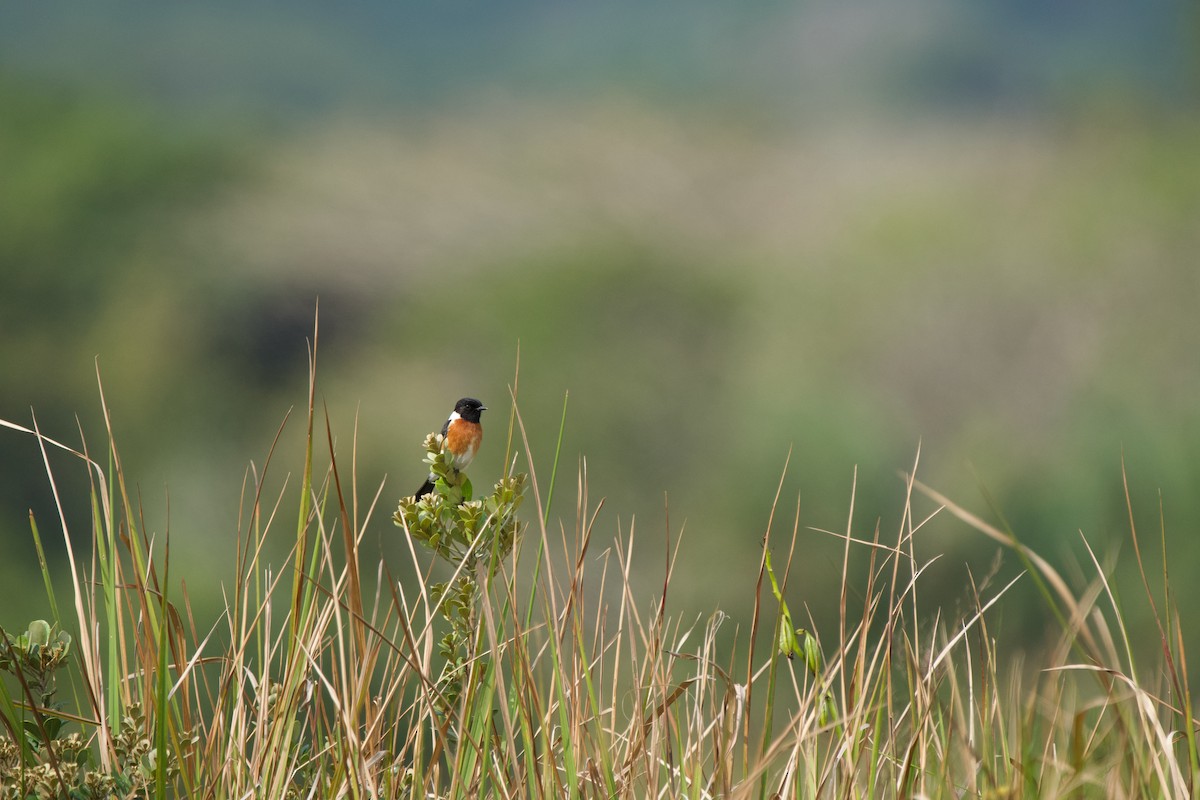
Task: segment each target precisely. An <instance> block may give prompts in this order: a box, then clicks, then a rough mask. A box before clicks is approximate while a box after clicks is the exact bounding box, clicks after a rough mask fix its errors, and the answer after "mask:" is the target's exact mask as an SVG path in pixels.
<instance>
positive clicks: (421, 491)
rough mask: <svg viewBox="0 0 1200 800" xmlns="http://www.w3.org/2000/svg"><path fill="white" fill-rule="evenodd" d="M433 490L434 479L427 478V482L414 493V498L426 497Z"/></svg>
mask: <svg viewBox="0 0 1200 800" xmlns="http://www.w3.org/2000/svg"><path fill="white" fill-rule="evenodd" d="M432 491H433V481H431V480H429V479H428V478H426V479H425V482H424V483H422V484H421V488H420V489H417V493H416V494H414V495H413V499H414V500H420V499H421V498H422V497H424V496H425V495H427V494H429V493H430V492H432Z"/></svg>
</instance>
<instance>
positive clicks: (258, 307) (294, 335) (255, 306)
mask: <svg viewBox="0 0 1200 800" xmlns="http://www.w3.org/2000/svg"><path fill="white" fill-rule="evenodd" d="M318 303H319V307H320V328H319V333H318V336H319V337H320V344H319V346H320V349H321V352H322V353H323V354H324V355H325V356H327V357H337V356H338V355H339V354H340V353H344V352H345V351H346V350H347V348H350V347H352V346H353V344H354V343H355V342H356V341H358V340H360V339H361V337H362V335H363V332H364V330H366V328H367V327H368V326H369V324H370V319H371V315H372V314H371V312H372V311H373V307H374V304H373V303H371V302H370V301H369V300H368V299H367V298H366V297H364V296H362V295H360V294H352V293H348V292H343V291H340V290H338V289H336V288H334V289H331V288H329V287H320V288H319V287H315V286H303V287H302V286H266V287H263V288H260V289H257V290H253V291H251V292H250V293H248V294H245V295H242V296H241V297H239V298H238V299H237V300H234V301H232V302H231V303H230V305H228V306H222V307H217V308H214V310H213V313H214V315H215V316H214V318H213V319H212V321H211V323H210V324H211V325H212V326H213V327H212V338H211V341H210V355H211V357H212V358H213V359H215V360H216V361H217V362H218V363H220V364H221V365H222V366H225V367H228V368H229V369H230V370H231V371H232V372H233V373H234V375H235V379H236V380H237V381H238V382H239V383H242V384H243V385H248V386H250V387H253V388H256V389H258V390H267V391H269V390H271V389H274V388H276V387H279V386H281V385H283V384H285V383H290V382H291V378H292V377H293V376H294V375H296V374H297V373H298V372H304V371H305V370H307V368H308V355H307V348H305V347H303V346H301V343H303V342H305V341H307V342H310V343H311V342H312V338H313V322H314V319H315V317H316V314H317V309H318Z"/></svg>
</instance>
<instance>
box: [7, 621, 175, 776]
mask: <svg viewBox="0 0 1200 800" xmlns="http://www.w3.org/2000/svg"><path fill="white" fill-rule="evenodd" d="M70 650H71V636H70V634H68V633H67V632H66V631H63V630H60V629H59V628H58V626H57V625H51V624H50V623H48V622H46V621H45V620H41V619H36V620H34V621H33V622H31V623H29V627H28V629H27V630H25V631H24V632H22V633H19V634H16V635H14V634H10V633H4V640H3V645H2V646H0V672H5V673H8V674H10V675H12V676H14V677H15V678H16V679H17V683H18V684H19V685H20V686H21V687H22V692H21V694H20V695H19V696H18V697H19V698H21V699H23V700H25V702H20V701H19V700H17V699H15V698H12V697H9V696H8V694H7V692H5V693H4V703H3V708H2V711H3V713H2V714H0V719H2V721H3V728H4V729H3V730H2V731H0V800H9V798H13V800H16V799H17V798H20V799H21V800H26V798H63V797H67V798H71V800H100V798H134V797H148V796H150V795H151V794H152V793H153V792H154V791H155V789H156V786H157V781H156V775H157V774H158V773H159V770H158V762H159V754H158V751H157V750H156V749H155V747H154V746H153V744H152V743H151V741H150V738H149V735H148V734H147V731H148V730H149V726H148V723H147V721H146V718H145V715H144V714H143V713H142V709H141V707H140V706H139V705H137V704H131V705H129V706H127V707H126V709H125V712H124V714H123V715H122V717H121V726H120V729H119V731H117V732H116V734H115V735H114V737H113V754H114V756H115V759H114V763H113V769H112V770H111V771H107V770H101V769H98V768H97V765H96V763H95V759H94V756H93V753H92V751H91V749H90V747H89V744H88V742H87V741H86V740H85V739H84V737H83V736H82V735H80V734H79V733H77V732H74V733H66V732H65V731H64V730H63V726H64V724H65V722H66V719H65V717H63V716H62V715H61V714H60V713H59V712H60V710H61V708H62V705H63V704H62V703H60V702H57V701H56V700H55V694H56V680H55V676H56V673H57V671H58V670H59V669H61V668H63V667H64V665H65V664H66V662H67V656H68V655H69V654H70ZM29 700H32V701H33V703H32V704H31V703H30V702H29ZM181 741H182V743H183V744H184V746H185V747H193V746H195V745H196V744H197V741H198V739H197V737H196V735H195V734H194V733H190V734H187V735H185V736H184V737H182V739H181ZM165 759H166V760H165V771H163V775H164V776H165V778H166V780H167V781H168V782H169V781H171V780H174V778H175V776H176V775H177V774H178V771H179V759H178V755H177V754H176V753H174V752H171V751H168V752H167V753H166V754H165Z"/></svg>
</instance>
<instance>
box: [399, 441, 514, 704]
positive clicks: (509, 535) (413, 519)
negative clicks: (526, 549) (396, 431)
mask: <svg viewBox="0 0 1200 800" xmlns="http://www.w3.org/2000/svg"><path fill="white" fill-rule="evenodd" d="M445 444H446V443H445V439H444V438H443V437H442V436H441V435H439V434H433V433H431V434H429V436H427V437H425V442H424V447H425V459H424V460H425V463H427V464H428V465H429V473H430V476H431V478H432V480H433V482H434V488H433V491H432V492H430V493H429V494H427V495H425V496H424V497H422V498H420V499H419V500H418V499H415V498H412V497H406V498H404V499H402V500H401V501H400V506H399V508H397V509H396V513H395V514H393V515H392V520H393V522H395V523H396V525H398V526H400V527H401V528H404V529H405V530H406V531H408V533H409V535H410V536H412V537H413V539H415V540H416V541H418V542H420V543H421V544H422V545H424V546H425V547H427V548H428V549H430V550H432V551H433V552H434V553H435V554H437V555H438V556H439V557H440V558H442V559H443V560H445V561H446V562H447V563H448V564H449V565H450V566H451V567H452V568H453V569H454V571H455V575H456V577H454V578H453V579H452V580H449V581H444V582H441V583H434V584H432V585H431V586H430V598H431V601H432V602H433V603H434V604H435V605H436V606H437V608H438V610H439V613H440V614H441V616H442V618H443V619H445V620H446V622H447V623H449V626H450V630H449V631H448V632H447V633H446V635H445V636H443V637H442V639H441V641H440V642H439V646H438V652H439V654H440V655H441V657H442V658H443V660H444V661H443V665H442V672H441V675H440V676H439V677H438V681H437V689H438V692H439V695H440V698H441V701H440V702H441V704H442V712H443V714H449V712H451V711H452V710H453V709H454V708H455V707H456V706H457V704H458V698H459V696H460V695H461V693H462V681H463V676H464V675H465V673H466V667H467V665H468V664H469V663H470V661H471V658H472V657H473V655H474V652H473V649H474V645H473V643H474V639H475V635H476V632H477V625H476V622H477V620H476V613H475V612H476V608H477V607H478V600H479V591H480V588H479V587H480V578H481V574H482V573H483V572H484V571H485V570H484V568H485V567H486V577H487V580H491V578H493V577H494V576H495V574H496V570H497V569H499V566H500V564H501V563H502V562H503V561H504V559H505V558H507V557H508V555H509V553H511V552H512V549H513V544H514V542H515V541H516V537H517V533H518V532H519V530H520V521H519V520H518V519H517V509H518V508H519V507H520V505H521V501H522V500H523V499H524V492H525V483H526V480H527V478H526V476H525V474H524V473H521V474H517V475H506V476H505V477H503V478H501V479H500V480H499V481H498V482H497V483H496V485H495V487H494V488H493V490H492V493H491V494H490V495H489V496H487V497H485V498H481V499H479V500H476V499H474V491H473V488H472V486H471V481H470V480H469V479H468V478H467V476H466V474H465V473H463V472H462V471H460V470H457V469H455V468H454V467H453V466H452V465H451V464H450V462H449V460H448V458H447V455H446V451H445Z"/></svg>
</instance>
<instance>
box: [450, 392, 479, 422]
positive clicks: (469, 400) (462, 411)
mask: <svg viewBox="0 0 1200 800" xmlns="http://www.w3.org/2000/svg"><path fill="white" fill-rule="evenodd" d="M454 410H455V412H457V413H458V415H459V416H460V417H462V418H463V419H465V420H466V421H467V422H479V415H480V414H481V413H483V412H484V411H487V406H485V405H484V404H483V403H481V402H479V401H478V400H476V399H475V398H474V397H464V398H463V399H462V400H459V401H458V402H457V403H455V404H454Z"/></svg>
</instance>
